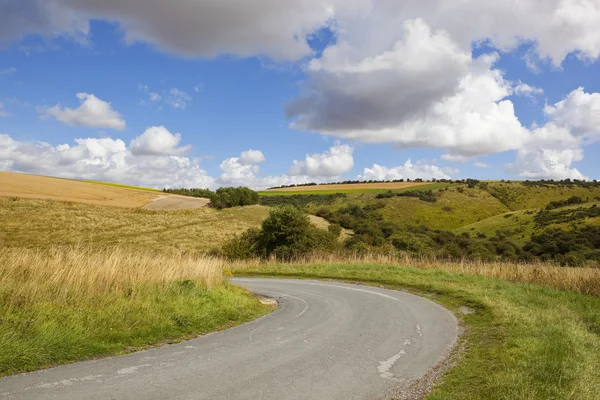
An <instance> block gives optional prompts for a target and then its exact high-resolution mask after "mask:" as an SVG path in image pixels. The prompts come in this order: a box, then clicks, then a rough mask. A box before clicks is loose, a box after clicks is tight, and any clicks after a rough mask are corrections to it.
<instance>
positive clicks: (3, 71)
mask: <svg viewBox="0 0 600 400" xmlns="http://www.w3.org/2000/svg"><path fill="white" fill-rule="evenodd" d="M15 72H17V69H16V68H14V67H10V68H5V69H0V75H10V74H14V73H15Z"/></svg>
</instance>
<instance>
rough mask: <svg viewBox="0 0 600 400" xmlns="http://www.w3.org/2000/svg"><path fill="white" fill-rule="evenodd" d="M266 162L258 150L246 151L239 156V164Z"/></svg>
mask: <svg viewBox="0 0 600 400" xmlns="http://www.w3.org/2000/svg"><path fill="white" fill-rule="evenodd" d="M266 160H267V159H266V158H265V155H264V154H263V153H262V151H260V150H246V151H244V152H242V155H241V156H240V162H241V163H242V164H245V165H250V164H260V163H263V162H265V161H266Z"/></svg>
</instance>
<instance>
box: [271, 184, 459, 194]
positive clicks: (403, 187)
mask: <svg viewBox="0 0 600 400" xmlns="http://www.w3.org/2000/svg"><path fill="white" fill-rule="evenodd" d="M448 186H452V184H448V183H428V182H395V183H364V184H355V185H352V184H350V185H317V186H301V187H292V188H284V189H271V190H265V191H262V192H260V195H261V196H293V195H296V194H336V193H344V194H358V193H373V194H378V193H385V192H387V191H390V190H391V191H393V192H403V191H407V190H413V189H414V190H437V189H443V188H445V187H448Z"/></svg>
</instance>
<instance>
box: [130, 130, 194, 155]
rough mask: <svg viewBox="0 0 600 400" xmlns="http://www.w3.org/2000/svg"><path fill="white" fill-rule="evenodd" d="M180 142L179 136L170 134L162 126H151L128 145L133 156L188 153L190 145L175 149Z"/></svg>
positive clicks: (178, 134)
mask: <svg viewBox="0 0 600 400" xmlns="http://www.w3.org/2000/svg"><path fill="white" fill-rule="evenodd" d="M180 142H181V134H180V133H175V134H172V133H171V132H169V130H168V129H167V128H165V127H164V126H152V127H150V128H148V129H146V131H145V132H144V133H142V134H141V135H140V136H138V137H136V138H135V139H133V140H132V141H131V143H130V145H129V147H130V149H131V152H132V153H133V154H134V155H159V154H163V155H180V154H184V153H186V152H188V151H189V150H190V149H191V148H192V147H191V146H190V145H188V146H183V147H177V146H179V143H180Z"/></svg>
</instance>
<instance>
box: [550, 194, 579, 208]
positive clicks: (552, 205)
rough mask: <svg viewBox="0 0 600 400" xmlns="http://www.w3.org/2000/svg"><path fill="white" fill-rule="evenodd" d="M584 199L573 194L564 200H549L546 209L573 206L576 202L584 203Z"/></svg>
mask: <svg viewBox="0 0 600 400" xmlns="http://www.w3.org/2000/svg"><path fill="white" fill-rule="evenodd" d="M584 203H585V200H584V199H582V198H581V197H579V196H573V197H570V198H568V199H566V200H558V201H551V202H550V203H548V205H547V206H546V210H555V209H557V208H562V207H568V206H573V205H576V204H584Z"/></svg>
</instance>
